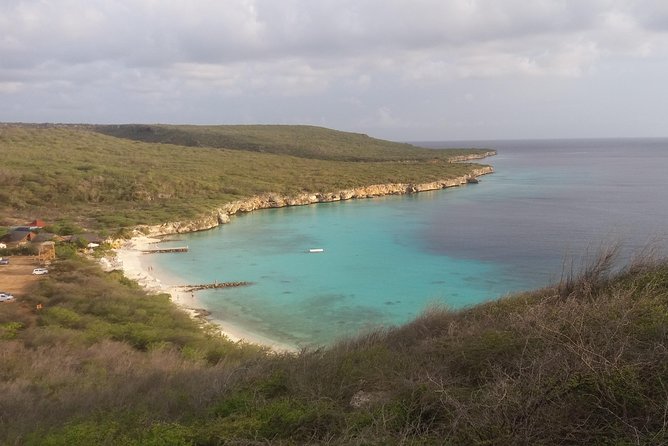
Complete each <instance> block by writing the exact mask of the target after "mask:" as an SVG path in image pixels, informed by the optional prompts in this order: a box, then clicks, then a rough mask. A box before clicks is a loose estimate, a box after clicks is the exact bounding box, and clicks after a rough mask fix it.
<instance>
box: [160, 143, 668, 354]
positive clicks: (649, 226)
mask: <svg viewBox="0 0 668 446" xmlns="http://www.w3.org/2000/svg"><path fill="white" fill-rule="evenodd" d="M478 147H480V145H478ZM485 147H490V148H493V149H497V150H499V155H498V156H497V157H494V158H489V159H487V160H485V161H484V162H488V163H490V164H492V165H494V167H495V169H496V173H495V174H493V175H487V176H485V177H482V179H481V180H482V181H481V183H480V184H478V185H467V186H462V187H458V188H452V189H445V190H442V191H435V192H423V193H420V194H415V195H409V196H391V197H383V198H377V199H369V200H353V201H347V202H336V203H324V204H317V205H311V206H301V207H291V208H281V209H271V210H263V211H258V212H254V213H250V214H246V215H240V216H236V217H233V219H232V223H231V224H228V225H223V226H220V227H218V228H216V229H213V230H210V231H205V232H200V233H193V234H188V235H185V236H183V237H179V238H180V239H181V240H179V241H175V242H173V244H175V245H181V244H187V245H189V247H190V251H189V252H188V253H185V254H169V255H158V256H154V257H152V258H151V259H150V261H151V262H153V265H154V266H155V267H156V270H157V271H159V277H160V278H161V279H162V280H163V281H165V282H167V283H170V284H185V283H207V282H213V281H226V282H227V281H229V282H231V281H249V282H253V285H252V286H249V287H243V288H234V289H218V290H207V291H202V292H199V293H198V295H197V300H198V305H199V306H202V307H204V308H206V309H207V310H209V311H210V312H211V317H212V318H213V319H214V320H216V321H218V322H219V323H221V325H222V326H223V328H224V327H225V324H233V325H235V326H239V327H243V328H244V329H246V330H248V331H251V332H254V333H258V334H260V335H262V336H265V337H267V338H270V339H276V340H279V341H281V342H283V343H288V344H291V345H295V346H299V347H303V346H317V345H326V344H330V343H332V342H333V341H335V340H336V339H339V338H341V337H346V336H353V335H356V334H359V333H361V332H365V331H367V330H369V329H373V328H377V327H383V326H393V325H397V324H402V323H405V322H408V321H410V320H411V319H413V318H414V317H415V316H417V315H419V314H420V313H421V312H423V311H424V310H425V309H427V308H429V307H430V306H432V305H440V306H446V307H449V308H453V309H458V308H463V307H466V306H470V305H475V304H477V303H479V302H483V301H485V300H489V299H495V298H498V297H500V296H503V295H506V294H508V293H511V292H514V291H518V290H524V289H531V288H535V287H538V286H542V285H545V284H547V283H550V282H554V281H556V280H558V279H559V276H560V274H561V271H562V263H563V262H564V259H565V258H567V257H568V256H569V255H572V256H577V255H580V254H582V253H583V252H584V251H586V250H588V249H590V250H595V248H596V246H597V244H598V243H601V242H602V241H603V240H604V239H606V238H608V237H610V236H613V237H619V238H622V239H624V240H625V241H629V242H630V244H631V245H633V246H634V247H636V246H640V245H642V244H643V243H645V242H646V241H647V239H648V238H649V237H650V235H651V236H652V237H654V238H656V237H659V238H660V237H662V236H663V235H664V234H665V226H661V224H657V222H659V221H661V220H660V219H661V218H664V217H668V215H665V214H668V211H667V209H668V203H667V202H666V201H667V199H666V198H665V194H657V193H653V190H654V189H653V188H656V187H661V186H660V183H659V178H657V177H655V176H654V173H658V172H660V171H662V170H661V169H664V168H668V158H667V157H666V155H667V151H666V141H665V140H660V141H659V142H658V143H657V142H656V141H654V140H652V141H649V142H648V141H646V140H638V141H635V140H634V141H625V140H612V141H603V142H600V143H596V144H593V143H592V142H591V141H588V140H583V141H575V140H569V141H552V142H549V144H548V142H544V141H543V142H541V141H538V142H512V143H510V142H496V143H495V144H491V143H490V144H487V145H485ZM639 155H640V156H639ZM629 167H631V168H634V169H637V170H638V171H639V172H642V177H641V179H638V178H639V177H638V176H633V177H632V178H628V177H627V178H625V186H624V187H622V186H621V185H620V184H619V180H620V178H621V177H620V176H619V174H620V173H621V169H628V168H629ZM664 171H665V170H664ZM653 181H654V182H656V184H654V183H652V182H653ZM641 210H642V211H641ZM653 213H654V214H656V215H652V214H653ZM663 221H664V222H665V221H667V220H663ZM312 248H322V249H323V250H324V251H323V252H322V253H313V254H312V253H308V250H309V249H312Z"/></svg>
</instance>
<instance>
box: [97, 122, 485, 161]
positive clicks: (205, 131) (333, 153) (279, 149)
mask: <svg viewBox="0 0 668 446" xmlns="http://www.w3.org/2000/svg"><path fill="white" fill-rule="evenodd" d="M92 128H93V130H95V131H97V132H100V133H104V134H106V135H110V136H115V137H118V138H127V139H131V140H135V141H144V142H156V143H165V144H175V145H181V146H188V147H213V148H222V149H231V150H245V151H251V152H264V153H276V154H283V155H291V156H298V157H302V158H315V159H323V160H339V161H402V160H431V159H440V160H444V159H448V158H449V157H452V156H457V155H462V154H470V153H475V151H471V150H469V149H466V150H464V149H448V150H443V151H435V150H430V149H424V148H420V147H415V146H413V145H410V144H402V143H397V142H391V141H384V140H381V139H376V138H371V137H369V136H367V135H362V134H359V133H348V132H341V131H337V130H331V129H327V128H323V127H313V126H303V125H300V126H297V125H220V126H194V125H138V124H128V125H115V126H112V125H105V126H95V127H92ZM478 152H484V151H483V150H480V151H478Z"/></svg>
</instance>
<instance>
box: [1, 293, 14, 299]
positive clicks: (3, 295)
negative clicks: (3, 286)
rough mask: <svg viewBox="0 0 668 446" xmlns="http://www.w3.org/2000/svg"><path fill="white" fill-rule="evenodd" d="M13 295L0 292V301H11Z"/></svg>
mask: <svg viewBox="0 0 668 446" xmlns="http://www.w3.org/2000/svg"><path fill="white" fill-rule="evenodd" d="M13 301H14V296H12V295H11V294H9V293H5V292H4V291H3V292H0V302H13Z"/></svg>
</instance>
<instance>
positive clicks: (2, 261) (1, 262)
mask: <svg viewBox="0 0 668 446" xmlns="http://www.w3.org/2000/svg"><path fill="white" fill-rule="evenodd" d="M0 265H9V259H5V258H2V257H0Z"/></svg>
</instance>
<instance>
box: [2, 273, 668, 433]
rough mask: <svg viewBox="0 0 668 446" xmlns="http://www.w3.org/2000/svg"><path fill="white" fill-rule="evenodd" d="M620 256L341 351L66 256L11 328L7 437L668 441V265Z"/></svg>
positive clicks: (6, 357)
mask: <svg viewBox="0 0 668 446" xmlns="http://www.w3.org/2000/svg"><path fill="white" fill-rule="evenodd" d="M608 266H609V262H602V263H600V264H598V265H596V266H595V267H594V268H590V269H587V270H586V271H585V272H584V273H583V274H582V275H580V276H578V277H570V278H566V279H564V280H563V281H562V283H561V284H559V285H557V286H554V287H550V288H545V289H542V290H538V291H535V292H532V293H525V294H521V295H517V296H513V297H510V298H505V299H501V300H499V301H496V302H490V303H487V304H484V305H481V306H478V307H475V308H472V309H469V310H465V311H461V312H448V311H445V310H440V309H433V310H430V311H428V312H426V313H425V314H424V315H422V316H421V317H419V318H418V319H417V320H415V321H414V322H412V323H410V324H408V325H406V326H403V327H399V328H396V329H393V330H388V331H379V332H374V333H370V334H368V335H367V336H364V337H360V338H357V339H352V340H349V341H346V342H342V343H339V344H337V345H334V346H332V347H330V348H326V349H319V350H314V351H304V352H301V353H299V354H295V355H266V354H263V353H262V352H258V351H257V350H249V349H246V348H239V347H238V346H236V345H233V344H229V343H226V342H225V341H224V340H223V339H220V338H218V337H216V336H214V335H213V334H211V333H207V332H206V331H202V330H200V329H198V328H197V326H196V324H194V325H193V323H192V321H190V320H189V319H188V318H185V317H182V315H181V314H180V313H179V312H178V311H175V310H174V308H173V307H172V306H171V304H170V303H169V302H168V301H167V300H166V299H165V298H164V297H160V296H157V297H149V296H144V295H143V293H142V292H141V291H140V290H138V289H136V288H135V287H133V286H131V285H128V284H123V283H121V282H119V280H118V277H114V276H106V275H104V274H102V273H100V272H99V271H98V270H97V269H96V268H94V267H92V266H90V265H87V264H78V263H65V264H62V265H61V266H60V267H59V268H58V269H59V272H58V273H57V274H54V276H53V277H52V278H51V279H50V280H49V281H48V282H45V283H44V286H43V287H42V288H41V289H40V290H37V291H36V292H35V293H34V295H33V296H32V297H31V302H43V303H44V306H45V310H44V311H43V312H42V313H39V314H35V315H33V316H32V317H34V320H32V322H31V319H30V318H28V319H26V317H25V316H24V319H22V320H21V321H20V322H21V324H22V325H21V326H20V327H18V326H11V327H10V328H7V329H5V330H4V331H3V333H10V335H8V336H5V337H4V340H3V341H0V342H2V349H0V352H1V353H0V355H1V358H0V359H1V360H0V378H1V379H0V413H2V414H3V416H2V418H0V429H1V431H0V435H1V436H2V439H3V442H4V443H7V444H51V445H61V444H62V445H64V444H67V445H73V444H113V445H116V444H123V445H126V444H127V445H135V444H137V445H139V444H141V445H145V444H175V445H218V444H264V443H266V442H269V443H272V444H661V443H665V442H666V441H668V432H667V431H666V426H667V425H668V419H667V415H666V413H667V411H666V407H668V406H667V405H668V403H667V401H668V390H667V388H666V384H665V383H667V382H668V350H667V348H666V347H667V338H666V335H667V332H668V264H667V263H666V262H648V263H644V264H642V265H634V266H632V267H629V268H628V269H627V270H625V271H623V272H619V273H616V274H609V268H608ZM94 290H96V291H94ZM3 309H4V307H3ZM12 317H17V315H16V314H15V315H14V316H12ZM7 318H10V319H11V317H10V316H7V317H5V318H4V319H3V320H2V321H0V322H2V323H3V324H7V323H11V322H12V321H10V320H8V319H7ZM2 326H3V327H4V326H5V325H2ZM7 327H9V326H7ZM149 327H150V328H149ZM212 351H214V352H217V353H216V354H213V355H210V353H211V352H212Z"/></svg>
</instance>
